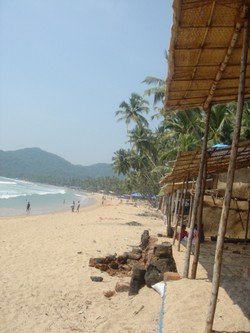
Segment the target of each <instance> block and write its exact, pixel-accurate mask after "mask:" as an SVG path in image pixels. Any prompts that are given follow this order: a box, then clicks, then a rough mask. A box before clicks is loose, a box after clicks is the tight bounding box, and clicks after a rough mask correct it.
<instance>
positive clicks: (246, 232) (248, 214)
mask: <svg viewBox="0 0 250 333" xmlns="http://www.w3.org/2000/svg"><path fill="white" fill-rule="evenodd" d="M247 201H248V211H247V223H246V231H245V243H246V244H247V240H248V225H249V217H250V199H248V200H247Z"/></svg>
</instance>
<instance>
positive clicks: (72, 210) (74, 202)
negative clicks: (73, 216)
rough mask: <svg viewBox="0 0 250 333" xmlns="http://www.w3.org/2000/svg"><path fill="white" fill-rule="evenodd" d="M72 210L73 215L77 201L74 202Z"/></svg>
mask: <svg viewBox="0 0 250 333" xmlns="http://www.w3.org/2000/svg"><path fill="white" fill-rule="evenodd" d="M71 210H72V213H74V211H75V201H73V203H72V205H71Z"/></svg>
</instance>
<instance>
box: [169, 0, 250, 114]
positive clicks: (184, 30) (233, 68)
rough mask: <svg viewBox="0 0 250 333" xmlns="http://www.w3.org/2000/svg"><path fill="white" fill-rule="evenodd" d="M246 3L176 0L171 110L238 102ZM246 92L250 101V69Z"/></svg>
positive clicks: (248, 1)
mask: <svg viewBox="0 0 250 333" xmlns="http://www.w3.org/2000/svg"><path fill="white" fill-rule="evenodd" d="M243 4H248V5H250V0H216V1H215V0H174V2H173V9H174V19H173V27H172V37H171V43H170V49H169V70H168V77H167V90H166V98H165V110H166V111H169V110H176V109H188V108H193V107H204V108H205V109H206V108H207V107H208V106H209V105H213V104H218V103H225V102H230V101H235V100H237V95H238V86H239V75H240V60H241V50H242V41H243V37H242V35H243V33H242V30H243V29H242V27H243V21H244V20H243V18H244V16H245V13H244V11H243V10H242V8H243ZM248 65H250V52H249V55H248ZM244 93H245V98H249V97H250V66H248V70H247V77H246V87H245V92H244Z"/></svg>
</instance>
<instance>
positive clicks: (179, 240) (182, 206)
mask: <svg viewBox="0 0 250 333" xmlns="http://www.w3.org/2000/svg"><path fill="white" fill-rule="evenodd" d="M184 184H185V189H184ZM187 187H188V178H187V180H186V182H185V181H184V182H183V185H182V196H181V201H180V204H181V223H180V230H181V229H182V225H183V218H184V208H185V201H186V197H187ZM183 191H184V193H183ZM180 236H181V234H179V239H178V247H177V250H178V251H179V252H180V249H181V237H180Z"/></svg>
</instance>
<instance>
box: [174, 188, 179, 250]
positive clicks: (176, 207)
mask: <svg viewBox="0 0 250 333" xmlns="http://www.w3.org/2000/svg"><path fill="white" fill-rule="evenodd" d="M179 193H180V191H179V190H177V191H176V197H175V207H174V236H173V245H174V244H175V237H176V233H177V228H178V214H177V209H178V201H179Z"/></svg>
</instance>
